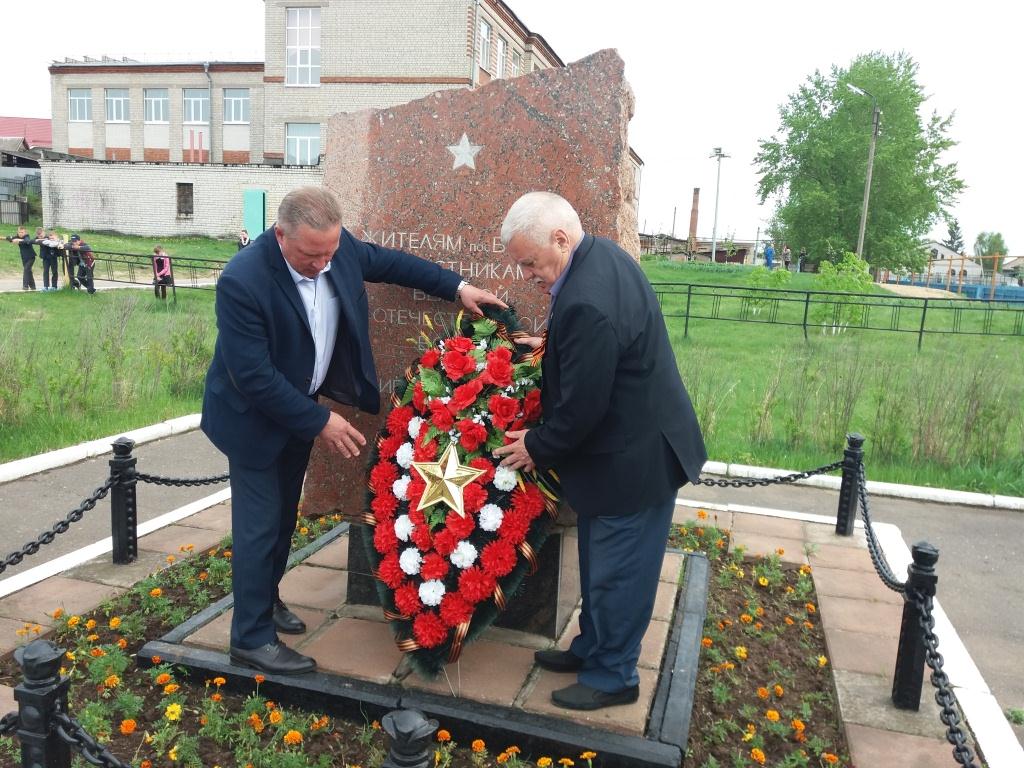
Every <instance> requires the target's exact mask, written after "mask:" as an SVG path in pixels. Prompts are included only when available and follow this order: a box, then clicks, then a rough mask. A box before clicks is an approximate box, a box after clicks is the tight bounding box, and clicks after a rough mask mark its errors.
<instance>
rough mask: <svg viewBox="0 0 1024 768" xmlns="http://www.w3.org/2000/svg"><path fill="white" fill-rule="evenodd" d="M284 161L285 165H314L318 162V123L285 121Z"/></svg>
mask: <svg viewBox="0 0 1024 768" xmlns="http://www.w3.org/2000/svg"><path fill="white" fill-rule="evenodd" d="M284 162H285V164H286V165H316V164H317V163H319V162H320V124H319V123H286V124H285V146H284Z"/></svg>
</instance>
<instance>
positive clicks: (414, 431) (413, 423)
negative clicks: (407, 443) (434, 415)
mask: <svg viewBox="0 0 1024 768" xmlns="http://www.w3.org/2000/svg"><path fill="white" fill-rule="evenodd" d="M422 426H423V417H422V416H413V417H412V418H411V419H409V437H411V438H412V439H413V440H415V439H416V438H417V437H419V434H420V427H422Z"/></svg>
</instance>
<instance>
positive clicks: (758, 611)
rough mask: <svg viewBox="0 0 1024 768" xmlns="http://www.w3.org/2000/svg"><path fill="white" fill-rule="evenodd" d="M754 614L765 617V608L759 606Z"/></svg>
mask: <svg viewBox="0 0 1024 768" xmlns="http://www.w3.org/2000/svg"><path fill="white" fill-rule="evenodd" d="M754 613H756V614H757V615H758V616H764V608H762V607H761V606H760V605H759V606H757V609H756V610H755V611H754Z"/></svg>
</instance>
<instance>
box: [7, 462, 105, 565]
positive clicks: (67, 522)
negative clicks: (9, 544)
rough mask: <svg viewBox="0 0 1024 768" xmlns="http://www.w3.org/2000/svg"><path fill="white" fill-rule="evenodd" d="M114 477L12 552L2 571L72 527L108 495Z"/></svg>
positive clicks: (32, 553)
mask: <svg viewBox="0 0 1024 768" xmlns="http://www.w3.org/2000/svg"><path fill="white" fill-rule="evenodd" d="M114 482H115V481H114V478H112V477H111V478H107V481H106V482H105V483H104V484H103V485H101V486H100V487H99V488H97V489H96V490H95V491H93V492H92V495H91V496H89V497H88V498H87V499H86V500H85V501H83V502H82V503H81V504H79V505H78V506H77V507H76V508H75V509H73V510H71V511H70V512H69V513H68V514H67V517H65V518H64V519H63V520H58V521H57V522H56V523H54V524H53V527H52V528H50V530H48V531H43V532H42V533H41V534H39V536H37V537H36V538H35V539H34V540H33V541H30V542H29V543H28V544H26V545H25V546H23V547H22V548H21V549H19V550H17V551H15V552H11V554H9V555H8V556H7V557H5V558H4V560H3V562H2V563H0V573H3V572H4V571H6V570H7V569H8V568H9V567H10V566H12V565H17V564H18V563H20V562H21V561H22V560H24V559H25V558H26V557H27V556H28V555H34V554H35V553H36V552H38V551H39V548H40V547H42V546H44V545H46V544H49V543H51V542H52V541H53V540H54V539H55V538H57V535H58V534H61V533H66V532H67V530H68V528H70V527H71V524H72V523H77V522H78V521H79V520H81V519H82V518H83V517H84V516H85V513H86V512H88V511H89V510H90V509H92V508H93V507H95V506H96V502H98V501H99V500H100V499H102V498H103V497H104V496H106V495H107V492H108V491H109V490H110V488H111V486H112V485H113V484H114Z"/></svg>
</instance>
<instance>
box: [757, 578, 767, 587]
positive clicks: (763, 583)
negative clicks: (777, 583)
mask: <svg viewBox="0 0 1024 768" xmlns="http://www.w3.org/2000/svg"><path fill="white" fill-rule="evenodd" d="M757 583H758V584H760V585H761V586H762V587H767V586H768V577H767V576H758V577H757Z"/></svg>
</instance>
